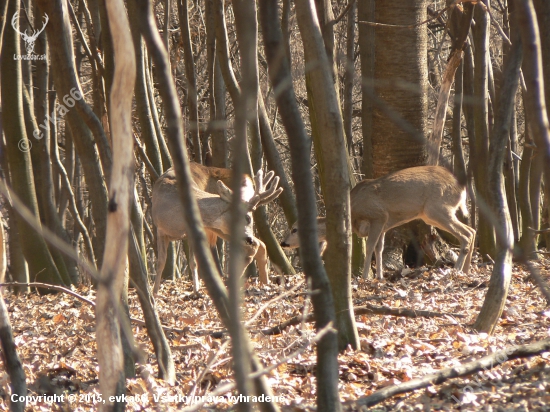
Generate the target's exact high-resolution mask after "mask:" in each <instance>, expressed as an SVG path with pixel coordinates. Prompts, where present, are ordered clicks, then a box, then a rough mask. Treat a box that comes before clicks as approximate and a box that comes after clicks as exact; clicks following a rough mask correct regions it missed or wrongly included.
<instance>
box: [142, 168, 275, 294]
mask: <svg viewBox="0 0 550 412" xmlns="http://www.w3.org/2000/svg"><path fill="white" fill-rule="evenodd" d="M191 173H192V175H193V180H194V185H193V188H192V190H193V192H194V195H195V198H196V199H197V203H198V206H199V211H200V214H201V218H202V221H203V225H204V228H205V231H206V232H207V236H208V240H209V243H210V245H211V246H213V245H215V243H216V240H217V237H218V236H219V237H221V238H222V239H225V240H229V226H230V224H229V222H230V219H231V216H230V211H229V204H230V202H231V196H232V191H231V189H229V188H228V187H227V185H226V184H225V183H224V182H223V181H222V179H221V178H223V180H225V181H227V182H228V181H229V179H230V173H231V171H230V170H228V169H219V168H207V167H205V166H202V165H199V164H197V163H191ZM218 178H220V179H218ZM216 179H217V180H216ZM213 182H215V186H216V190H217V194H213V193H209V192H208V191H213V190H214V183H213ZM254 182H255V188H254V187H253V185H252V181H251V179H250V177H248V176H246V177H245V179H244V181H243V187H242V189H241V199H242V201H243V203H245V204H246V209H247V215H246V227H245V264H246V266H248V265H249V264H250V263H251V262H252V259H253V258H254V256H256V257H257V259H258V260H259V264H258V266H259V270H260V280H261V281H262V282H264V283H267V256H266V254H265V245H264V244H263V242H261V241H260V240H259V239H257V238H255V237H254V235H253V222H252V216H251V215H252V211H253V210H255V209H256V207H258V206H261V205H264V204H266V203H268V202H270V201H272V200H273V199H275V198H277V197H278V196H279V195H280V194H281V192H282V190H283V189H282V188H278V187H277V186H278V184H279V178H278V177H274V172H269V173H267V175H266V176H265V177H264V175H263V172H262V171H259V172H258V173H257V174H256V176H255V177H254ZM202 188H204V189H206V190H204V189H202ZM207 190H208V191H207ZM184 216H185V210H183V207H182V205H181V202H180V200H179V194H178V191H177V186H176V176H175V173H174V170H173V169H169V170H168V171H166V172H165V173H164V174H163V175H161V176H160V177H159V178H158V180H157V181H156V182H155V184H154V186H153V194H152V217H153V222H154V223H155V225H156V227H157V243H158V261H157V277H156V279H155V286H154V289H153V294H155V295H156V293H157V292H158V289H159V286H160V281H161V277H162V271H163V270H164V266H165V264H166V252H167V250H168V244H169V242H170V241H173V240H179V239H183V238H184V237H185V219H184ZM258 255H259V256H258ZM189 260H190V262H189V264H190V267H191V271H192V273H193V286H194V289H195V291H197V290H198V287H199V282H198V276H197V271H196V265H195V262H194V259H193V258H192V257H190V259H189Z"/></svg>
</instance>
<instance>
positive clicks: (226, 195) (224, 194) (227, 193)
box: [217, 180, 233, 203]
mask: <svg viewBox="0 0 550 412" xmlns="http://www.w3.org/2000/svg"><path fill="white" fill-rule="evenodd" d="M217 183H218V194H219V195H220V197H221V198H222V199H223V200H225V201H226V202H229V203H231V197H232V196H233V191H232V190H231V189H230V188H228V187H227V186H226V185H225V183H224V182H222V181H221V180H218V182H217Z"/></svg>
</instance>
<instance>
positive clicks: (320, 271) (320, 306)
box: [259, 0, 343, 412]
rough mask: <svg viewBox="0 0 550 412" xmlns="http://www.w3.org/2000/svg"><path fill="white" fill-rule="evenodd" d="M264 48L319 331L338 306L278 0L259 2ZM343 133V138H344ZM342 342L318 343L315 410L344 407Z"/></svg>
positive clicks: (331, 338)
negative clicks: (321, 240)
mask: <svg viewBox="0 0 550 412" xmlns="http://www.w3.org/2000/svg"><path fill="white" fill-rule="evenodd" d="M259 5H260V17H261V22H262V30H263V35H264V46H265V52H266V58H267V62H268V67H269V77H270V80H271V83H272V85H273V88H276V89H279V90H280V92H279V93H277V95H276V100H277V106H278V108H279V111H280V113H281V119H282V122H283V125H284V127H285V130H286V132H287V134H288V136H291V138H290V139H289V145H290V152H291V153H290V154H291V158H292V177H293V180H294V183H295V185H296V198H297V206H298V219H299V222H300V231H299V232H298V233H299V236H300V255H301V259H302V264H303V266H304V273H305V275H306V278H307V279H308V280H311V287H312V288H313V290H318V291H319V292H320V293H316V294H314V295H313V296H312V298H311V299H312V303H313V309H314V313H315V320H316V324H315V326H316V328H317V330H319V329H321V328H323V327H325V326H326V325H328V324H329V323H330V322H334V320H335V314H334V306H333V302H332V295H331V291H330V284H329V282H328V279H327V275H326V272H325V269H324V267H323V265H322V262H321V259H320V257H319V245H318V242H317V241H316V239H317V222H316V216H317V207H316V204H315V192H314V189H313V178H312V173H311V170H310V167H309V162H310V159H309V158H310V153H311V141H310V139H309V137H308V136H307V134H306V132H305V127H304V124H303V122H302V119H301V117H300V112H299V110H298V107H297V104H296V96H295V94H294V90H293V86H292V81H290V79H291V73H290V67H289V63H288V61H287V60H286V59H281V55H283V53H284V50H285V46H284V45H283V42H282V39H283V35H282V33H281V30H280V28H279V24H278V19H277V18H276V16H277V10H278V8H277V1H275V0H264V1H262V2H260V3H259ZM283 85H284V87H282V86H283ZM342 137H343V136H342ZM337 345H338V342H337V337H336V336H335V334H334V333H328V334H327V335H325V336H324V337H323V338H322V339H321V340H320V341H319V344H318V345H317V371H316V376H317V395H318V396H317V410H319V411H335V412H337V411H340V410H341V405H340V402H339V399H338V346H337Z"/></svg>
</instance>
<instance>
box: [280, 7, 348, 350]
mask: <svg viewBox="0 0 550 412" xmlns="http://www.w3.org/2000/svg"><path fill="white" fill-rule="evenodd" d="M295 7H296V16H297V20H298V26H299V29H300V33H301V35H302V41H303V43H304V55H305V63H306V66H307V65H311V67H312V69H310V70H309V71H308V72H306V87H307V94H308V105H309V116H310V119H311V128H312V136H313V140H314V142H315V150H316V155H317V161H318V165H319V175H320V177H321V187H322V193H323V195H324V201H325V208H326V212H327V244H328V247H327V251H326V252H325V254H324V259H325V266H326V268H327V274H328V276H329V279H330V282H331V287H332V292H333V296H334V305H335V310H336V316H337V318H336V327H337V329H338V340H339V343H338V346H339V348H340V349H341V350H344V349H345V348H346V347H347V346H348V345H351V347H352V348H357V347H358V344H359V343H358V342H359V336H358V334H357V328H356V326H355V319H354V316H353V305H352V301H351V264H350V262H351V230H350V229H351V222H350V215H349V212H350V202H349V190H350V177H349V174H348V162H347V152H346V142H345V137H344V129H343V124H342V117H341V114H340V107H339V101H338V95H337V93H336V90H335V87H334V80H333V76H332V73H333V72H332V69H331V67H332V64H331V61H330V60H329V58H328V56H327V54H326V50H325V48H326V47H327V46H326V39H325V43H324V42H323V38H322V37H321V30H320V27H319V25H318V24H317V21H316V19H315V8H314V5H313V4H312V2H311V1H310V2H306V1H303V2H299V3H296V5H295ZM313 62H316V64H315V65H314V64H313ZM279 110H280V108H279Z"/></svg>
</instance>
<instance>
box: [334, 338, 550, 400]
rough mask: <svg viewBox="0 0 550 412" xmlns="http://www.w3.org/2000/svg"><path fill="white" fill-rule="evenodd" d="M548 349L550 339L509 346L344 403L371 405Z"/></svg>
mask: <svg viewBox="0 0 550 412" xmlns="http://www.w3.org/2000/svg"><path fill="white" fill-rule="evenodd" d="M548 351H550V339H544V340H541V341H538V342H535V343H531V344H528V345H521V346H515V347H509V348H506V349H504V350H501V351H498V352H495V353H493V354H491V355H488V356H485V357H483V358H481V359H478V360H475V361H472V362H468V363H464V364H462V365H459V366H453V367H451V368H447V369H442V370H440V371H439V372H437V373H433V374H430V375H426V376H424V377H422V378H418V379H412V380H410V381H408V382H405V383H402V384H399V385H392V386H388V387H386V388H384V389H381V390H379V391H376V392H374V393H373V394H372V395H369V396H365V397H363V398H359V399H357V400H355V401H349V402H345V403H344V405H346V406H351V407H353V408H359V407H362V406H367V407H369V406H373V405H376V404H379V403H380V402H383V401H385V400H386V399H389V398H391V397H392V396H395V395H399V394H402V393H406V392H410V391H414V390H416V389H421V388H426V387H428V386H431V385H434V384H435V385H439V384H441V383H443V382H445V381H447V380H449V379H452V378H458V377H461V376H466V375H470V374H472V373H475V372H479V371H481V370H489V369H492V368H494V367H495V366H498V365H500V364H502V363H504V362H506V361H509V360H512V359H518V358H526V357H530V356H535V355H539V354H541V353H543V352H548Z"/></svg>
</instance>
